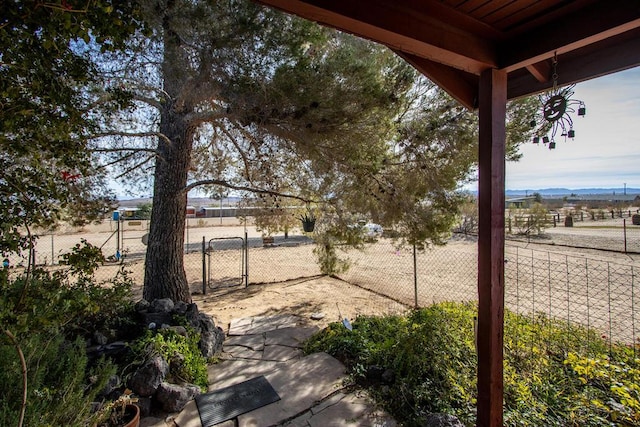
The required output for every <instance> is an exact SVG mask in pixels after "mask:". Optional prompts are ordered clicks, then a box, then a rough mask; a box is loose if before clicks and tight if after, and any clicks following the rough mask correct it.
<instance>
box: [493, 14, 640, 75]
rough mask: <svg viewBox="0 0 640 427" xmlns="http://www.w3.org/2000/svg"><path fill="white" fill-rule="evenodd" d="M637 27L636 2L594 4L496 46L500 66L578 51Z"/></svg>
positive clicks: (639, 23)
mask: <svg viewBox="0 0 640 427" xmlns="http://www.w3.org/2000/svg"><path fill="white" fill-rule="evenodd" d="M637 28H640V2H635V1H634V2H620V3H618V6H617V7H615V8H612V7H611V6H610V5H609V4H608V3H604V2H602V3H596V4H594V5H592V6H591V7H589V8H584V9H582V10H580V11H579V12H577V13H576V14H574V15H572V16H571V17H564V18H563V19H562V20H561V22H558V21H552V22H549V23H547V24H545V25H543V26H542V27H539V28H537V29H535V30H533V31H529V32H527V33H525V34H523V35H521V36H518V37H515V38H512V39H510V40H509V42H507V43H505V44H504V45H502V46H500V50H501V52H503V54H502V56H501V58H500V62H501V64H500V67H501V68H504V69H505V70H506V71H507V72H511V71H513V70H515V69H518V68H523V67H526V66H527V65H531V64H534V63H537V62H541V61H543V60H545V59H548V58H550V57H552V56H553V55H554V54H555V53H557V54H558V55H561V54H563V53H565V52H570V51H572V50H577V49H580V48H582V47H584V46H587V45H589V44H593V43H597V42H599V41H601V40H606V39H608V38H610V37H615V36H617V35H619V34H623V33H624V32H626V31H631V30H634V29H637Z"/></svg>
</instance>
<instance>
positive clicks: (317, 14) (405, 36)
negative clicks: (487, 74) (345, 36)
mask: <svg viewBox="0 0 640 427" xmlns="http://www.w3.org/2000/svg"><path fill="white" fill-rule="evenodd" d="M256 2H257V3H261V4H264V5H267V6H271V7H275V8H277V9H280V10H283V11H285V12H288V13H292V14H294V15H298V16H301V17H303V18H306V19H310V20H312V21H316V22H319V23H321V24H323V25H327V26H330V27H333V28H337V29H339V30H342V31H345V32H348V33H351V34H355V35H357V36H360V37H364V38H366V39H369V40H373V41H376V42H378V43H381V44H384V45H386V46H388V47H389V48H391V49H393V50H395V51H402V52H405V53H408V54H411V55H415V56H419V57H422V58H426V59H429V60H432V61H435V62H439V63H442V64H445V65H447V66H450V67H453V68H456V69H459V70H463V71H466V72H468V73H472V74H476V75H479V74H480V73H481V72H482V71H483V70H486V69H487V68H494V67H496V66H497V54H496V51H495V44H494V42H493V40H490V39H486V38H483V37H482V36H481V35H478V34H473V33H471V32H469V31H468V30H465V29H464V28H458V27H455V26H454V25H452V24H451V23H449V22H447V21H446V20H444V19H442V16H440V15H435V14H433V15H432V14H429V13H425V12H424V10H427V11H428V8H426V9H422V10H416V13H408V10H410V9H407V8H408V7H409V6H410V5H408V3H407V4H400V5H397V4H395V3H394V2H388V1H371V2H367V3H366V6H365V4H364V3H362V2H352V1H335V0H256ZM405 3H406V2H405ZM431 3H432V2H431V1H430V0H427V2H426V4H431ZM415 7H417V5H416V6H415ZM440 9H442V7H440ZM452 13H453V12H452ZM466 19H469V18H466ZM456 22H462V20H461V19H457V20H454V23H456ZM474 28H475V27H474Z"/></svg>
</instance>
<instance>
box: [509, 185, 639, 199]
mask: <svg viewBox="0 0 640 427" xmlns="http://www.w3.org/2000/svg"><path fill="white" fill-rule="evenodd" d="M533 193H540V195H542V196H546V197H549V196H559V197H563V196H570V195H572V194H575V195H577V196H584V195H594V194H628V195H631V194H640V188H628V187H627V188H626V189H625V188H623V187H620V188H575V189H569V188H541V189H539V190H533V189H532V190H506V191H505V195H506V196H509V197H515V196H526V195H529V196H530V195H532V194H533Z"/></svg>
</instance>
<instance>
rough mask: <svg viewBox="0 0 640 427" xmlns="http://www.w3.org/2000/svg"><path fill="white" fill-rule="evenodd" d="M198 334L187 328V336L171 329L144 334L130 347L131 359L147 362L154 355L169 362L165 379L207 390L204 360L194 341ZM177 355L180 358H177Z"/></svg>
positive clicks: (198, 337)
mask: <svg viewBox="0 0 640 427" xmlns="http://www.w3.org/2000/svg"><path fill="white" fill-rule="evenodd" d="M199 340H200V334H198V333H196V332H195V331H194V330H192V329H191V328H187V335H186V336H183V335H180V334H178V333H177V332H175V331H174V330H172V329H160V330H158V331H157V332H153V331H147V332H146V334H145V336H143V337H142V338H140V339H138V340H137V341H136V342H135V343H133V344H132V349H133V352H134V354H135V358H136V360H138V361H141V360H147V359H149V358H150V357H151V356H152V355H154V354H158V355H160V356H162V357H163V358H164V359H165V360H167V361H168V362H169V374H168V376H167V380H168V381H169V382H173V383H191V384H195V385H197V386H200V387H201V388H202V389H203V390H206V389H207V386H208V378H207V360H206V359H205V358H204V356H203V355H202V352H201V351H200V347H199V346H198V341H199ZM178 355H182V357H183V358H182V357H179V356H178Z"/></svg>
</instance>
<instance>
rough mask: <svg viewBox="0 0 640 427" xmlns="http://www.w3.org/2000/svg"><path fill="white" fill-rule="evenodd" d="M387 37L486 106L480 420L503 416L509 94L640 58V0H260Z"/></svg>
mask: <svg viewBox="0 0 640 427" xmlns="http://www.w3.org/2000/svg"><path fill="white" fill-rule="evenodd" d="M254 1H256V2H258V3H261V4H264V5H268V6H271V7H275V8H277V9H280V10H283V11H285V12H287V13H291V14H294V15H298V16H300V17H303V18H306V19H309V20H312V21H316V22H319V23H321V24H323V25H326V26H330V27H333V28H336V29H338V30H341V31H344V32H348V33H352V34H354V35H357V36H360V37H363V38H366V39H369V40H372V41H375V42H378V43H381V44H383V45H386V46H388V47H389V48H390V49H392V50H393V51H395V52H396V53H397V54H398V55H400V56H401V57H402V58H404V59H405V60H406V61H407V62H409V63H410V64H412V65H413V66H414V67H415V68H416V69H417V70H419V71H420V72H422V73H423V74H424V75H426V76H427V77H428V78H429V79H430V80H432V81H433V82H434V83H436V84H438V85H439V86H440V87H441V88H442V89H444V90H445V91H446V92H448V93H449V94H450V95H451V96H452V97H453V98H455V99H456V100H458V101H459V102H460V103H461V104H462V105H464V106H466V107H467V108H469V109H476V108H477V109H478V110H479V148H478V154H479V156H478V170H479V184H478V190H479V191H478V193H479V197H478V204H479V222H478V330H477V349H478V404H477V409H478V412H477V420H476V423H477V424H476V425H477V426H478V427H499V426H501V425H502V421H503V414H502V411H503V407H502V405H503V372H502V364H503V355H502V351H503V333H504V329H503V322H504V237H505V236H504V199H505V198H504V183H505V167H504V162H505V158H504V156H505V140H506V134H505V115H506V102H507V100H509V99H514V98H519V97H523V96H527V95H532V94H535V93H538V92H542V91H544V90H546V89H549V88H551V87H552V86H553V78H552V77H553V76H552V75H553V67H552V64H553V60H554V58H555V59H556V60H557V83H558V85H560V86H562V85H566V84H571V83H577V82H580V81H583V80H588V79H592V78H595V77H599V76H603V75H606V74H610V73H614V72H617V71H621V70H625V69H628V68H632V67H636V66H638V65H640V0H618V1H613V2H612V1H608V0H254Z"/></svg>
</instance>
